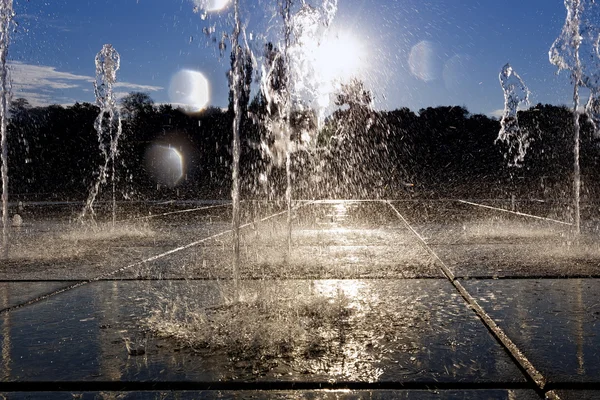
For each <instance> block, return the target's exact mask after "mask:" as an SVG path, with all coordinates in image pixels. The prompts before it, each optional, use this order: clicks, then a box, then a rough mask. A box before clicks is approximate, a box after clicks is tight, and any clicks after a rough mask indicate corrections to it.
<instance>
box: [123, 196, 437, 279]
mask: <svg viewBox="0 0 600 400" xmlns="http://www.w3.org/2000/svg"><path fill="white" fill-rule="evenodd" d="M286 218H287V215H286V214H283V215H279V216H277V217H274V218H271V219H269V220H268V221H263V222H257V223H256V224H252V225H250V226H248V227H246V228H245V229H243V230H242V236H241V243H240V259H241V266H240V273H241V275H242V277H243V278H248V279H263V278H264V279H311V278H312V279H356V278H370V279H372V278H427V277H438V278H441V277H442V274H441V272H440V270H439V268H438V267H437V266H436V265H435V262H434V261H433V259H432V257H431V256H430V255H429V254H428V253H427V251H426V250H425V249H423V248H422V246H421V245H420V244H419V243H418V241H417V239H416V237H415V236H414V234H412V233H411V232H410V231H409V230H408V229H407V228H406V227H405V226H404V225H403V224H402V223H401V221H400V220H399V219H398V217H397V216H396V214H395V213H394V212H393V210H392V209H391V208H390V207H389V206H388V205H387V204H385V203H383V202H373V203H361V202H354V203H352V202H351V203H333V204H330V203H321V204H308V205H304V206H302V207H299V208H298V209H297V210H296V211H295V212H294V225H293V232H292V251H291V257H290V256H288V241H287V224H286ZM231 241H232V238H231V235H230V234H227V235H222V236H219V237H217V238H214V239H211V240H208V241H206V242H205V243H202V244H201V245H199V246H194V247H193V248H190V249H187V250H185V251H181V252H178V253H177V254H173V255H172V256H169V257H165V258H162V259H160V260H157V261H156V262H153V263H149V264H146V265H144V266H142V267H141V268H139V269H136V270H132V271H129V272H126V273H125V274H122V275H119V276H124V277H131V276H141V277H153V278H156V277H160V278H177V277H182V276H185V277H192V278H215V277H218V278H227V277H229V276H230V274H231V265H232V263H233V261H232V258H233V255H232V252H231Z"/></svg>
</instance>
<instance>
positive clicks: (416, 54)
mask: <svg viewBox="0 0 600 400" xmlns="http://www.w3.org/2000/svg"><path fill="white" fill-rule="evenodd" d="M408 65H409V66H410V72H411V73H412V74H413V75H414V76H415V77H416V78H418V79H420V80H422V81H424V82H431V81H434V80H436V79H438V78H439V77H440V74H441V71H440V57H439V53H438V50H437V48H436V45H435V44H434V43H432V42H429V41H427V40H424V41H422V42H419V43H418V44H416V45H415V46H413V48H412V49H411V50H410V55H409V57H408Z"/></svg>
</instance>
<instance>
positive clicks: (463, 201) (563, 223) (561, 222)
mask: <svg viewBox="0 0 600 400" xmlns="http://www.w3.org/2000/svg"><path fill="white" fill-rule="evenodd" d="M456 201H458V202H459V203H463V204H468V205H471V206H475V207H481V208H487V209H490V210H494V211H500V212H505V213H508V214H514V215H518V216H521V217H527V218H533V219H539V220H542V221H547V222H554V223H556V224H560V225H567V226H573V224H572V223H570V222H565V221H560V220H557V219H552V218H546V217H540V216H537V215H533V214H526V213H522V212H519V211H512V210H507V209H505V208H498V207H492V206H486V205H485V204H478V203H473V202H470V201H466V200H456Z"/></svg>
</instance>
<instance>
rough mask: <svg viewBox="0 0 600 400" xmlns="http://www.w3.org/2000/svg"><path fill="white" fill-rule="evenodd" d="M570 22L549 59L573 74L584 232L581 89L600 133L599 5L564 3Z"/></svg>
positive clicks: (576, 172) (576, 177)
mask: <svg viewBox="0 0 600 400" xmlns="http://www.w3.org/2000/svg"><path fill="white" fill-rule="evenodd" d="M564 4H565V8H566V9H567V18H566V20H565V24H564V26H563V29H562V31H561V33H560V35H559V36H558V38H557V39H556V41H555V42H554V43H553V44H552V47H551V48H550V51H549V53H548V56H549V58H550V62H551V63H552V64H554V65H556V66H557V67H558V70H559V71H560V70H563V69H565V70H569V71H571V79H572V82H573V86H574V87H573V124H574V140H573V141H574V151H573V153H574V163H573V190H574V200H573V203H574V214H575V215H574V226H575V232H576V233H577V234H579V233H580V232H581V211H580V197H581V166H580V164H579V155H580V145H581V143H580V135H581V126H580V123H579V88H580V87H585V88H587V89H589V90H590V98H589V101H588V102H587V104H586V106H585V109H584V111H585V113H586V114H587V115H588V116H589V117H590V120H591V121H592V122H593V123H594V125H595V127H596V129H598V122H599V119H598V117H599V116H600V114H599V113H598V111H600V107H599V106H600V102H599V93H600V53H599V51H600V3H598V2H597V1H595V0H564Z"/></svg>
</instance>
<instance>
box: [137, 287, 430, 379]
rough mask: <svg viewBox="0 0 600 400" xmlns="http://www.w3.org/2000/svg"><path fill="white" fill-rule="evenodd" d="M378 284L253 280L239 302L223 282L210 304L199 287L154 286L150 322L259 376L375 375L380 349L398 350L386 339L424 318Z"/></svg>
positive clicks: (396, 337)
mask: <svg viewBox="0 0 600 400" xmlns="http://www.w3.org/2000/svg"><path fill="white" fill-rule="evenodd" d="M374 289H376V288H375V287H374V286H372V284H370V283H364V282H359V281H337V280H335V281H334V280H332V281H314V282H313V281H299V282H295V283H286V284H283V285H280V284H277V285H271V284H268V283H266V282H246V283H243V284H242V291H241V296H240V297H241V301H240V302H231V301H229V300H228V299H229V298H230V292H229V290H230V289H229V288H225V287H224V286H222V287H221V288H220V290H219V293H217V294H216V295H215V299H214V305H209V304H206V302H205V301H204V302H200V301H199V300H198V299H199V298H202V296H201V295H199V294H198V293H196V292H195V290H198V289H197V288H193V287H192V286H189V285H187V286H184V285H177V286H171V287H169V288H167V290H161V291H160V292H156V293H154V296H155V297H156V300H153V301H151V302H149V304H154V305H157V306H156V308H155V309H153V310H152V312H151V316H150V317H149V318H147V319H146V321H145V324H146V325H147V326H148V327H149V328H151V329H152V331H153V332H154V333H155V334H156V335H157V336H159V337H162V338H163V339H170V340H175V341H176V342H177V343H179V344H180V345H183V346H185V347H187V348H189V349H191V350H192V351H194V352H195V353H197V355H198V356H201V357H209V358H210V357H213V356H215V355H218V354H226V355H227V356H228V357H229V358H230V360H231V361H232V362H233V363H234V365H235V368H237V369H241V370H245V371H246V372H248V373H252V374H253V375H274V376H281V375H285V374H287V373H289V372H292V371H293V372H295V373H300V374H311V375H315V376H320V375H327V376H329V377H331V376H333V377H334V378H335V379H340V380H357V381H369V382H372V381H375V380H377V379H378V378H379V377H380V376H381V375H382V373H383V369H382V366H381V361H382V359H381V356H382V355H384V354H386V353H388V352H390V351H392V350H390V349H388V348H387V345H388V344H392V343H395V342H397V341H398V340H400V337H402V336H404V335H405V334H406V332H407V330H408V329H410V328H409V327H414V326H415V324H417V323H418V320H419V319H423V318H424V317H425V315H420V313H418V312H417V310H416V309H415V308H414V307H413V306H412V305H411V301H410V299H405V300H406V301H407V302H406V304H405V307H403V308H402V309H401V313H403V315H399V314H398V310H394V311H390V310H388V307H386V306H385V305H382V304H381V299H380V298H379V296H378V295H377V294H376V290H374ZM398 324H402V326H403V327H400V326H398ZM407 343H409V344H410V343H412V340H408V342H407ZM407 346H408V347H411V346H412V345H407ZM417 347H419V346H417Z"/></svg>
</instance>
